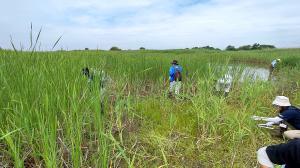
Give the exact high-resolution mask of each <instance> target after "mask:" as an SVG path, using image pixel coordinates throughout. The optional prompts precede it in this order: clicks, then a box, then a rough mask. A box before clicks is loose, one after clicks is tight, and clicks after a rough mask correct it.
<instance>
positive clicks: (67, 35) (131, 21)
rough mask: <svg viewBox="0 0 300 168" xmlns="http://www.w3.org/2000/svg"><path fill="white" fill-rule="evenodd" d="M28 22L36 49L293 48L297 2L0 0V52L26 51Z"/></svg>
mask: <svg viewBox="0 0 300 168" xmlns="http://www.w3.org/2000/svg"><path fill="white" fill-rule="evenodd" d="M31 23H32V25H33V36H34V38H35V37H36V36H37V33H38V31H39V29H40V28H42V32H41V35H40V39H39V42H38V44H37V46H39V49H41V50H51V48H52V46H53V45H54V43H55V42H56V41H57V39H58V38H59V37H60V36H62V38H61V40H60V41H59V43H58V44H57V45H56V48H55V49H61V48H62V49H65V50H73V49H84V48H89V49H109V48H111V47H112V46H117V47H119V48H121V49H139V48H140V47H145V48H146V49H175V48H191V47H196V46H197V47H201V46H207V45H209V46H213V47H218V48H221V49H224V48H225V47H226V46H228V45H234V46H236V47H238V46H241V45H247V44H253V43H260V44H272V45H275V46H276V47H278V48H293V47H300V1H299V0H26V1H25V0H9V1H4V0H3V1H2V2H1V6H0V47H1V48H12V46H11V43H10V36H11V38H12V41H13V43H14V44H15V46H16V48H17V49H20V48H24V49H28V48H29V47H30V25H31ZM55 49H54V50H55Z"/></svg>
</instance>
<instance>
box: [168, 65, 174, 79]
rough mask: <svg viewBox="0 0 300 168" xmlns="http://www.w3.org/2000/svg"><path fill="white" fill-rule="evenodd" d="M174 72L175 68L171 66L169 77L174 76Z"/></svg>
mask: <svg viewBox="0 0 300 168" xmlns="http://www.w3.org/2000/svg"><path fill="white" fill-rule="evenodd" d="M174 74H175V69H174V68H173V67H171V68H170V70H169V76H170V79H171V78H172V77H173V76H174Z"/></svg>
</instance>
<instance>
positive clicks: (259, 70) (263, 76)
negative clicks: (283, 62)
mask: <svg viewBox="0 0 300 168" xmlns="http://www.w3.org/2000/svg"><path fill="white" fill-rule="evenodd" d="M269 75H270V71H269V69H268V68H263V67H250V66H246V67H245V68H244V69H243V72H242V75H241V77H240V81H244V80H245V79H247V78H248V79H249V78H250V79H251V80H254V81H257V80H262V81H267V80H268V79H269Z"/></svg>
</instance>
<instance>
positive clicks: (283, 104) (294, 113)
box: [253, 96, 300, 139]
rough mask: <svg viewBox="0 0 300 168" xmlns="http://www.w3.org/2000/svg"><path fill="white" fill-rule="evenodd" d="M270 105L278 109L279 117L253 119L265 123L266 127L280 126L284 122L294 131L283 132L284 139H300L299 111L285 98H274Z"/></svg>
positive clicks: (255, 117)
mask: <svg viewBox="0 0 300 168" xmlns="http://www.w3.org/2000/svg"><path fill="white" fill-rule="evenodd" d="M272 104H273V106H275V107H276V108H277V109H278V112H279V115H278V116H277V117H273V118H267V117H257V116H254V117H253V119H254V120H263V121H267V123H266V124H265V125H266V126H272V125H274V124H280V123H282V122H284V121H285V122H286V123H288V124H289V125H290V126H291V127H293V128H294V130H288V131H284V133H283V135H284V137H286V138H288V139H294V138H300V109H298V108H296V107H294V106H292V105H291V103H290V100H289V98H288V97H285V96H276V98H275V100H274V101H273V103H272Z"/></svg>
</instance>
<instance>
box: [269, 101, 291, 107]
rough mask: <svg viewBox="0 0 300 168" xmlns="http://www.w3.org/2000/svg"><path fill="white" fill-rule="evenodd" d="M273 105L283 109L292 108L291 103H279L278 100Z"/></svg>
mask: <svg viewBox="0 0 300 168" xmlns="http://www.w3.org/2000/svg"><path fill="white" fill-rule="evenodd" d="M272 104H273V105H276V106H281V107H286V106H291V103H289V102H279V101H277V100H274V101H273V102H272Z"/></svg>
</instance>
